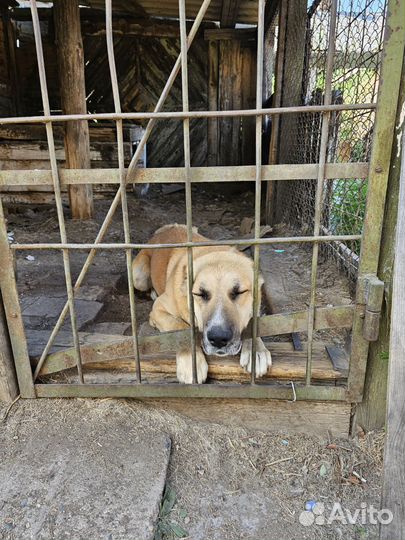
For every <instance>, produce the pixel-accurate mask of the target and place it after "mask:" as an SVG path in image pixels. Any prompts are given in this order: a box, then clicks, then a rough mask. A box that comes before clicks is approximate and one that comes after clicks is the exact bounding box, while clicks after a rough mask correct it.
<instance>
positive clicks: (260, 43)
mask: <svg viewBox="0 0 405 540" xmlns="http://www.w3.org/2000/svg"><path fill="white" fill-rule="evenodd" d="M265 5H266V0H259V6H258V14H257V63H256V73H257V75H256V109H260V108H261V107H262V104H263V49H264V9H265ZM261 201H262V117H261V116H260V115H257V116H256V180H255V241H257V240H258V239H259V238H260V208H261ZM259 267H260V246H259V244H258V243H255V245H254V259H253V318H252V372H251V383H252V384H255V378H256V339H257V329H258V315H259V313H258V311H259V293H260V291H259Z"/></svg>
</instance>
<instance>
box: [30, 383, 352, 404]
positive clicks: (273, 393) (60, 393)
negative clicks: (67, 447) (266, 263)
mask: <svg viewBox="0 0 405 540" xmlns="http://www.w3.org/2000/svg"><path fill="white" fill-rule="evenodd" d="M35 391H36V394H37V396H38V397H50V398H56V397H89V398H90V397H103V398H105V397H115V398H118V397H128V398H130V397H132V398H179V397H181V398H223V399H241V398H245V399H283V400H291V401H292V399H293V392H292V388H291V385H288V386H281V385H266V384H255V385H250V384H246V385H225V384H203V385H191V384H187V385H183V384H176V385H169V384H139V385H131V384H126V385H125V384H83V385H78V384H36V385H35ZM295 392H296V397H297V400H298V401H301V400H311V401H320V400H321V401H345V400H346V390H345V388H343V387H339V386H302V385H298V384H297V385H295Z"/></svg>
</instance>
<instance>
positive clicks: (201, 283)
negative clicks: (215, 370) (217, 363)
mask: <svg viewBox="0 0 405 540" xmlns="http://www.w3.org/2000/svg"><path fill="white" fill-rule="evenodd" d="M262 283H263V279H262V277H261V276H259V290H260V287H261V285H262ZM193 297H194V310H195V318H196V322H197V326H198V329H199V330H200V332H201V334H202V346H203V349H204V351H205V353H206V354H210V355H217V356H225V355H234V354H237V353H238V352H239V351H240V349H241V345H242V340H241V334H242V331H243V330H244V329H245V328H246V326H247V325H248V323H249V321H250V319H251V318H252V314H253V261H252V260H251V259H249V258H248V257H246V256H245V255H243V254H242V253H240V252H238V251H236V250H235V251H233V250H232V251H216V252H215V251H214V252H211V253H209V254H207V255H203V256H201V257H198V258H197V259H196V260H195V262H194V284H193ZM259 298H260V297H259ZM259 306H260V302H259Z"/></svg>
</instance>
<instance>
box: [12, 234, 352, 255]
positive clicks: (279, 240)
mask: <svg viewBox="0 0 405 540" xmlns="http://www.w3.org/2000/svg"><path fill="white" fill-rule="evenodd" d="M361 238H362V236H361V235H360V234H348V235H334V236H275V237H273V238H258V239H255V238H243V239H240V240H239V239H234V240H233V239H232V238H230V239H228V240H208V241H206V242H177V243H176V242H174V243H171V244H122V243H120V244H96V245H95V244H11V245H10V249H12V250H14V251H28V250H30V249H74V250H81V251H88V250H89V249H119V250H123V249H165V248H184V247H186V248H188V247H207V246H251V245H254V244H258V245H268V244H284V243H289V244H300V243H301V242H308V243H314V242H338V241H340V242H348V241H349V240H361Z"/></svg>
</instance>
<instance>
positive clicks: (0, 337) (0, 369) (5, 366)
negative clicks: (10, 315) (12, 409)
mask: <svg viewBox="0 0 405 540" xmlns="http://www.w3.org/2000/svg"><path fill="white" fill-rule="evenodd" d="M17 396H18V382H17V376H16V373H15V368H14V359H13V353H12V349H11V344H10V337H9V335H8V327H7V321H6V315H5V313H4V307H3V300H2V298H1V293H0V401H13V399H15V398H16V397H17Z"/></svg>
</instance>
